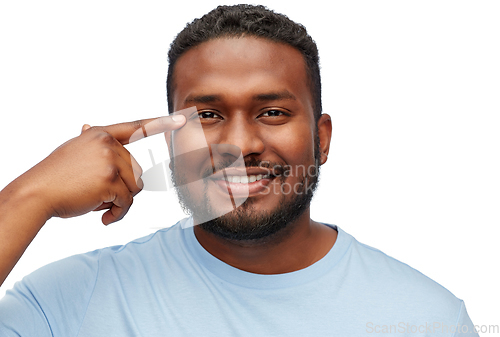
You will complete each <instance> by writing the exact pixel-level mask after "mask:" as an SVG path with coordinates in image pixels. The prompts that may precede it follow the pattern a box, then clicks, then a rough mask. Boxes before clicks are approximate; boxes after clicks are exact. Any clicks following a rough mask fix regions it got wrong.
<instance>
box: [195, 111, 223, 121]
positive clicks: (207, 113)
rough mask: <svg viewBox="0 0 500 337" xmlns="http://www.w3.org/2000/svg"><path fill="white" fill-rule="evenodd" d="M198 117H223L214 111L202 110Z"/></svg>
mask: <svg viewBox="0 0 500 337" xmlns="http://www.w3.org/2000/svg"><path fill="white" fill-rule="evenodd" d="M198 117H199V118H200V119H211V118H218V119H220V118H221V117H220V116H219V115H217V114H216V113H215V112H212V111H200V112H199V113H198Z"/></svg>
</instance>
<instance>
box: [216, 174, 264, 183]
mask: <svg viewBox="0 0 500 337" xmlns="http://www.w3.org/2000/svg"><path fill="white" fill-rule="evenodd" d="M268 178H270V176H269V175H262V174H258V175H249V176H230V175H228V176H226V177H225V180H226V181H227V182H230V183H239V184H248V183H253V182H255V181H259V180H262V179H268Z"/></svg>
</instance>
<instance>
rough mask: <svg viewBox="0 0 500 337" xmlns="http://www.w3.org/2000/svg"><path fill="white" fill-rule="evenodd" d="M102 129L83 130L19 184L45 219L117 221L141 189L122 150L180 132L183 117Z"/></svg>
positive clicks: (136, 172)
mask: <svg viewBox="0 0 500 337" xmlns="http://www.w3.org/2000/svg"><path fill="white" fill-rule="evenodd" d="M175 118H176V119H177V120H174V119H173V118H172V117H161V118H156V119H146V120H140V121H135V122H129V123H121V124H115V125H110V126H105V127H90V126H89V125H84V126H83V128H82V133H81V134H80V136H78V137H76V138H73V139H71V140H69V141H67V142H66V143H64V144H63V145H61V146H60V147H58V148H57V149H56V150H55V151H54V152H52V153H51V154H50V155H49V156H48V157H47V158H45V159H44V160H43V161H41V162H40V163H39V164H37V165H36V166H34V167H33V168H32V169H31V170H29V171H28V172H26V173H25V174H24V175H23V176H21V177H19V178H18V179H22V180H23V184H24V183H26V184H31V186H32V187H33V188H34V191H35V193H37V195H38V196H39V197H40V203H41V204H42V207H44V210H45V211H46V214H47V215H48V218H50V217H52V216H57V217H62V218H69V217H74V216H78V215H82V214H85V213H88V212H90V211H92V210H95V211H97V210H103V209H108V211H106V212H105V213H104V214H103V216H102V222H103V224H105V225H108V224H110V223H112V222H115V221H118V220H120V219H122V218H123V217H124V216H125V214H126V213H127V212H128V210H129V208H130V206H131V205H132V202H133V198H134V196H135V195H136V194H137V193H139V192H140V191H141V189H142V187H143V183H142V180H141V179H140V176H141V174H142V169H141V167H140V166H139V164H138V163H137V161H136V160H135V159H134V157H133V156H132V155H131V154H130V153H129V152H128V151H127V149H125V148H124V147H123V145H125V144H128V143H131V142H133V141H136V140H139V139H142V138H144V137H147V136H151V135H154V134H158V133H161V132H168V131H172V130H175V129H178V128H180V127H182V126H183V125H184V123H185V121H186V120H185V117H184V116H182V115H179V116H175Z"/></svg>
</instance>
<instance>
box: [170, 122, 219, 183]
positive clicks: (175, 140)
mask: <svg viewBox="0 0 500 337" xmlns="http://www.w3.org/2000/svg"><path fill="white" fill-rule="evenodd" d="M172 154H173V156H174V161H175V166H176V170H177V172H179V173H180V172H182V173H184V174H187V175H189V172H195V173H198V171H199V170H201V169H203V167H202V164H203V163H206V162H208V163H210V151H209V149H208V146H207V141H206V138H205V135H204V133H203V129H202V128H201V126H200V127H195V126H193V125H186V126H184V127H183V128H181V129H180V130H177V131H174V132H173V135H172Z"/></svg>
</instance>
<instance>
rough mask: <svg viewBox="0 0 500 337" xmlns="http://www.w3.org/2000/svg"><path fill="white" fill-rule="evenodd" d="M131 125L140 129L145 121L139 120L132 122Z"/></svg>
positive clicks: (135, 128)
mask: <svg viewBox="0 0 500 337" xmlns="http://www.w3.org/2000/svg"><path fill="white" fill-rule="evenodd" d="M130 126H131V127H132V129H134V130H138V129H141V128H142V127H143V126H144V123H143V122H142V120H137V121H133V122H131V123H130Z"/></svg>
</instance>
